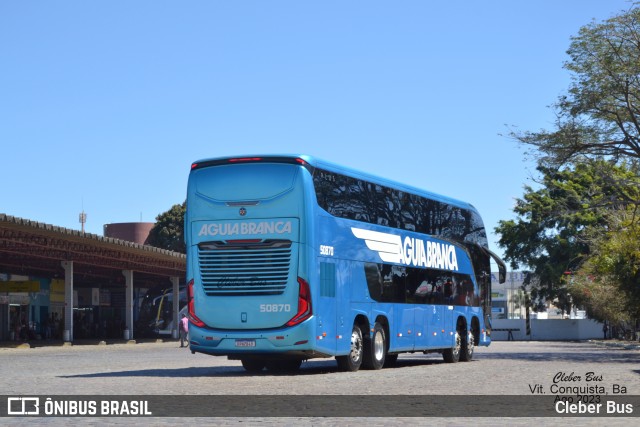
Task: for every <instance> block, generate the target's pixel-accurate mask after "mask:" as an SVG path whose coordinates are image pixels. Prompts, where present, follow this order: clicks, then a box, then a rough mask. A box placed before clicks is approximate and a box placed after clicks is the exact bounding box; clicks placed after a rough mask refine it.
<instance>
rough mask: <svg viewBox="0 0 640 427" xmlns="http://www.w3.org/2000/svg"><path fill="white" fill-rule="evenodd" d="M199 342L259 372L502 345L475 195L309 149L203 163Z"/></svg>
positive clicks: (383, 361)
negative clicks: (496, 335)
mask: <svg viewBox="0 0 640 427" xmlns="http://www.w3.org/2000/svg"><path fill="white" fill-rule="evenodd" d="M185 239H186V245H187V301H188V311H189V318H190V327H189V340H190V347H191V350H192V352H194V353H195V352H199V353H206V354H210V355H215V356H227V357H228V358H229V359H235V360H240V361H241V362H242V365H243V366H244V368H245V369H246V370H247V371H250V372H257V371H260V370H262V369H264V368H265V367H266V368H267V369H270V370H294V369H297V368H299V367H300V365H301V363H302V361H304V360H307V359H312V358H322V357H335V358H336V360H337V363H338V367H339V369H341V370H344V371H356V370H358V369H359V368H360V367H361V366H362V367H365V368H370V369H380V368H382V367H383V366H387V365H391V364H393V362H395V361H396V359H397V357H398V354H400V353H402V352H424V353H429V352H439V353H442V355H443V357H444V359H445V361H447V362H457V361H458V360H463V361H467V360H470V359H471V358H472V356H473V351H474V347H475V346H478V345H482V346H488V345H489V344H490V342H491V338H490V336H491V324H490V318H489V316H490V314H491V288H490V286H491V281H490V275H491V268H490V258H492V257H493V258H494V259H495V260H496V262H497V264H498V267H499V269H500V271H501V276H502V281H504V272H505V266H504V263H503V262H502V261H501V260H500V259H499V258H498V257H496V256H495V255H494V254H493V253H492V252H491V251H489V249H488V245H487V236H486V232H485V229H484V225H483V222H482V219H481V218H480V215H479V214H478V212H477V211H476V209H475V208H474V207H473V206H471V205H470V204H468V203H464V202H460V201H456V200H453V199H450V198H447V197H443V196H438V195H435V194H432V193H428V192H425V191H421V190H418V189H415V188H411V187H408V186H405V185H401V184H398V183H394V182H391V181H388V180H385V179H383V178H378V177H375V176H371V175H366V174H364V173H361V172H357V171H354V170H351V169H348V168H344V167H340V166H337V165H334V164H331V163H327V162H324V161H321V160H318V159H315V158H312V157H309V156H251V157H236V158H216V159H208V160H202V161H198V162H195V163H193V164H192V166H191V173H190V175H189V183H188V190H187V210H186V215H185Z"/></svg>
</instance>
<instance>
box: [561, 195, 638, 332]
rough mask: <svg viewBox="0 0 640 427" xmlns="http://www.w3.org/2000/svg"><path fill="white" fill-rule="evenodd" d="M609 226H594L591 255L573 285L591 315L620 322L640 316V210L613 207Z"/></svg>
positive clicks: (579, 299)
mask: <svg viewBox="0 0 640 427" xmlns="http://www.w3.org/2000/svg"><path fill="white" fill-rule="evenodd" d="M608 224H609V229H608V230H606V231H603V230H593V232H592V234H593V236H592V241H591V249H592V252H593V253H592V256H590V257H589V259H588V260H586V261H585V263H584V265H583V266H582V267H581V268H580V270H579V271H578V272H577V274H576V276H575V278H574V280H573V281H572V283H571V285H570V291H571V292H572V294H573V295H575V297H576V302H577V303H582V304H583V305H584V306H585V307H586V308H587V310H588V311H589V314H590V315H591V317H593V318H596V319H599V320H609V321H612V322H614V323H618V324H623V323H626V324H630V323H631V322H632V321H633V319H637V318H640V210H639V209H638V206H629V207H627V208H625V209H621V210H617V211H613V212H611V214H610V218H609V221H608Z"/></svg>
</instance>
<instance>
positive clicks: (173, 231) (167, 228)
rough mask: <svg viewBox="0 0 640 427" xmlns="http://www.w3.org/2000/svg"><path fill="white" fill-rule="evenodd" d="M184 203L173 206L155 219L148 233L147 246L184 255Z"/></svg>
mask: <svg viewBox="0 0 640 427" xmlns="http://www.w3.org/2000/svg"><path fill="white" fill-rule="evenodd" d="M186 206H187V205H186V202H185V203H182V204H181V205H180V204H176V205H173V206H172V207H171V209H169V210H168V211H166V212H164V213H161V214H160V215H158V216H157V217H156V224H155V225H154V227H153V228H152V229H151V232H150V233H149V244H150V245H152V246H156V247H158V248H163V249H168V250H170V251H174V252H180V253H186V247H185V243H184V214H185V211H186Z"/></svg>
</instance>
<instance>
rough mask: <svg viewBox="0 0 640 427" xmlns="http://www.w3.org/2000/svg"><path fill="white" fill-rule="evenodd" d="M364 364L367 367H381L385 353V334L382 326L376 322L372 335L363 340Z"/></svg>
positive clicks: (386, 346)
mask: <svg viewBox="0 0 640 427" xmlns="http://www.w3.org/2000/svg"><path fill="white" fill-rule="evenodd" d="M364 344H365V347H364V360H363V363H364V366H365V367H366V368H367V369H375V370H377V369H382V367H383V366H384V361H385V358H386V355H387V348H388V345H387V334H386V333H385V331H384V327H383V326H382V325H381V324H380V323H378V322H376V324H375V326H374V327H373V337H372V338H371V339H369V340H366V341H365V342H364Z"/></svg>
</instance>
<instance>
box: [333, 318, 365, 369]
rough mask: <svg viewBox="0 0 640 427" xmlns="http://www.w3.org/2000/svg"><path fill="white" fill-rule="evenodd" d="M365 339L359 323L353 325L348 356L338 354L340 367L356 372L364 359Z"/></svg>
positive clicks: (337, 358) (337, 359)
mask: <svg viewBox="0 0 640 427" xmlns="http://www.w3.org/2000/svg"><path fill="white" fill-rule="evenodd" d="M363 349H364V345H363V340H362V331H361V330H360V327H359V326H358V325H353V330H352V331H351V349H350V351H349V354H347V355H346V356H336V361H337V362H338V369H340V370H341V371H346V372H355V371H357V370H358V369H360V365H362V359H363V351H364V350H363Z"/></svg>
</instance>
